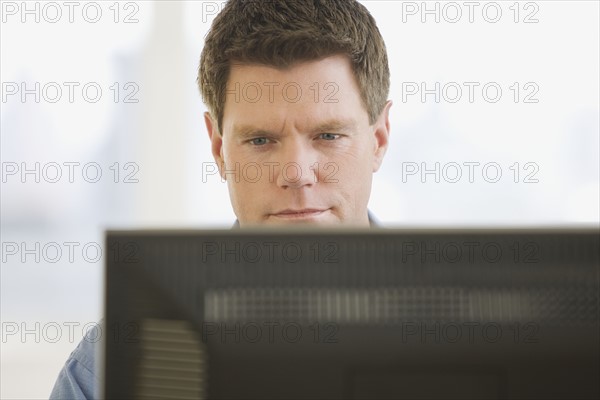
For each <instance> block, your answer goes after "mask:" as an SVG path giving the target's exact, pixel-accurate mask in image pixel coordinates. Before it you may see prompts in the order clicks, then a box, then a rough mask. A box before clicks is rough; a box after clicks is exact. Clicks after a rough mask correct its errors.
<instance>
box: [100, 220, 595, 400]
mask: <svg viewBox="0 0 600 400" xmlns="http://www.w3.org/2000/svg"><path fill="white" fill-rule="evenodd" d="M107 248H108V254H107V270H106V273H107V275H106V284H107V288H106V316H105V324H104V327H103V329H104V332H105V335H104V336H103V337H104V343H105V360H104V361H105V375H104V390H105V392H104V396H105V397H106V398H170V399H174V398H228V399H231V398H272V399H284V398H296V399H306V398H314V399H317V398H318V399H323V398H350V399H365V398H369V399H374V398H380V399H399V398H407V399H415V398H423V399H431V398H461V399H466V398H473V399H482V398H519V399H522V398H545V399H548V398H556V399H559V398H560V399H564V398H598V397H599V395H600V387H599V386H600V383H599V381H598V376H600V352H599V346H600V336H599V324H598V319H599V294H598V291H599V289H598V287H599V253H600V249H599V235H598V231H597V230H563V231H544V230H529V231H528V230H520V231H510V230H504V231H502V230H495V231H491V230H490V231H474V230H464V231H417V232H408V231H399V230H398V231H397V230H369V231H341V230H318V231H304V232H301V231H292V230H289V231H277V232H275V231H267V230H265V231H262V230H257V231H245V230H234V231H188V232H178V231H147V232H109V233H108V235H107Z"/></svg>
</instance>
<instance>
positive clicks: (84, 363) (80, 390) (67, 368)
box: [50, 325, 102, 399]
mask: <svg viewBox="0 0 600 400" xmlns="http://www.w3.org/2000/svg"><path fill="white" fill-rule="evenodd" d="M101 338H102V329H101V327H100V325H95V326H94V327H93V328H92V329H90V330H89V331H88V332H87V333H86V335H85V337H84V338H83V339H81V341H80V342H79V344H78V345H77V347H76V348H75V350H73V352H71V355H70V356H69V358H68V359H67V361H66V362H65V365H64V366H63V368H62V369H61V371H60V373H59V374H58V378H57V379H56V383H55V384H54V388H53V389H52V393H51V394H50V399H96V398H98V389H99V384H100V382H99V380H98V375H97V372H96V371H97V360H98V357H97V353H98V351H99V348H100V339H101Z"/></svg>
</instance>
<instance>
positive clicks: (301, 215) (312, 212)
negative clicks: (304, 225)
mask: <svg viewBox="0 0 600 400" xmlns="http://www.w3.org/2000/svg"><path fill="white" fill-rule="evenodd" d="M328 210H329V209H328V208H323V209H316V208H304V209H300V210H289V209H288V210H283V211H280V212H278V213H275V214H271V215H272V216H273V217H276V218H280V219H287V220H299V219H311V218H317V217H319V216H321V215H323V214H324V213H326V212H327V211H328Z"/></svg>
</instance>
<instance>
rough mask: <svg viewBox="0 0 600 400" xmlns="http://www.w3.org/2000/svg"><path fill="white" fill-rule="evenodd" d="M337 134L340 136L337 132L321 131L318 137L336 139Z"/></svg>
mask: <svg viewBox="0 0 600 400" xmlns="http://www.w3.org/2000/svg"><path fill="white" fill-rule="evenodd" d="M339 136H340V135H338V134H336V133H321V134H320V135H319V137H320V138H321V139H324V140H335V139H337V138H338V137H339Z"/></svg>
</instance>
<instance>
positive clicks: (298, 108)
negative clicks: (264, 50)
mask: <svg viewBox="0 0 600 400" xmlns="http://www.w3.org/2000/svg"><path fill="white" fill-rule="evenodd" d="M226 90H227V94H226V100H225V108H224V114H223V131H224V133H225V132H230V131H232V128H233V127H234V126H240V125H244V126H248V125H250V126H252V125H254V126H256V127H257V128H264V129H267V128H268V129H277V128H282V127H284V126H285V125H286V124H293V125H294V126H295V127H296V128H297V129H298V130H302V129H308V127H311V126H317V125H319V124H321V123H325V122H327V121H333V120H343V121H354V123H355V125H357V126H360V125H362V124H364V123H366V124H367V125H368V114H367V111H366V109H365V107H364V105H363V103H362V101H361V96H360V90H359V86H358V83H357V82H356V79H355V77H354V75H353V73H352V66H351V64H350V61H349V60H348V59H347V58H346V57H345V56H332V57H327V58H324V59H322V60H317V61H307V62H302V63H298V64H295V65H294V66H292V67H290V68H286V69H278V68H275V67H272V66H266V65H258V64H232V66H231V69H230V75H229V79H228V82H227V89H226Z"/></svg>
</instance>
